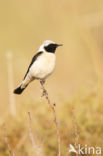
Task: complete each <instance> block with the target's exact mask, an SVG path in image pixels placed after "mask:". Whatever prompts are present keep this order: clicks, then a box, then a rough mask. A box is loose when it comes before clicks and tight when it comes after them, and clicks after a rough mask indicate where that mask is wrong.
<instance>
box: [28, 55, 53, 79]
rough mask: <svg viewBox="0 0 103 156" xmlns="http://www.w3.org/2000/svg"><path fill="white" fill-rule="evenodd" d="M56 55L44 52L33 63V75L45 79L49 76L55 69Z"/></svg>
mask: <svg viewBox="0 0 103 156" xmlns="http://www.w3.org/2000/svg"><path fill="white" fill-rule="evenodd" d="M55 64H56V55H55V54H53V53H47V52H44V53H43V54H42V55H41V56H40V57H39V58H38V59H37V60H36V61H35V62H34V64H33V65H32V67H31V69H30V70H31V73H32V76H34V77H36V78H39V79H44V78H46V77H48V76H49V75H50V74H51V73H52V72H53V71H54V69H55Z"/></svg>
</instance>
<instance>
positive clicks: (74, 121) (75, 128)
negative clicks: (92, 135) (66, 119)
mask: <svg viewBox="0 0 103 156" xmlns="http://www.w3.org/2000/svg"><path fill="white" fill-rule="evenodd" d="M72 113H73V125H74V135H75V148H76V151H77V153H76V156H78V140H79V134H78V127H77V122H76V116H75V109H74V108H73V109H72Z"/></svg>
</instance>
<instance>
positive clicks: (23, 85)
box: [14, 77, 34, 94]
mask: <svg viewBox="0 0 103 156" xmlns="http://www.w3.org/2000/svg"><path fill="white" fill-rule="evenodd" d="M33 80H34V78H32V79H30V78H28V77H27V78H25V79H24V80H23V81H22V83H21V84H20V85H19V86H18V87H17V88H16V89H15V90H14V94H21V93H22V92H23V91H24V89H25V88H26V87H27V86H28V84H29V83H30V82H31V81H33Z"/></svg>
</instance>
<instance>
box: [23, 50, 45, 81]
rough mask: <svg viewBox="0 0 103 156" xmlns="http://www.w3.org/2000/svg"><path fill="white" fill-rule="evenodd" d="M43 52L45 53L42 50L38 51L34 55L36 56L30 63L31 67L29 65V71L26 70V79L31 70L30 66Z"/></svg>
mask: <svg viewBox="0 0 103 156" xmlns="http://www.w3.org/2000/svg"><path fill="white" fill-rule="evenodd" d="M42 53H43V51H40V52H38V53H37V54H36V55H34V57H33V58H32V61H31V63H30V65H29V67H28V70H27V72H26V74H25V76H24V79H25V77H26V76H27V74H28V72H29V69H30V67H31V66H32V64H33V63H34V62H35V61H36V59H37V58H38V56H40V55H41V54H42Z"/></svg>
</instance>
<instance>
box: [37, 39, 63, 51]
mask: <svg viewBox="0 0 103 156" xmlns="http://www.w3.org/2000/svg"><path fill="white" fill-rule="evenodd" d="M59 46H62V44H57V43H55V42H53V41H50V40H46V41H44V42H43V44H42V45H41V46H40V49H39V51H46V52H49V53H55V50H56V48H57V47H59Z"/></svg>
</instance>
